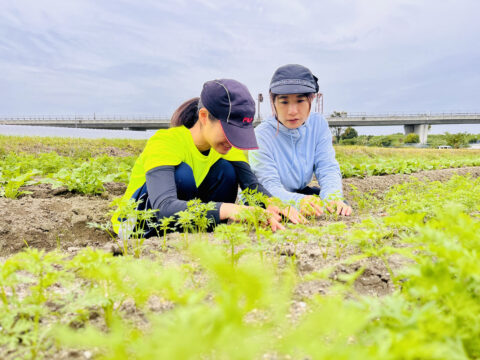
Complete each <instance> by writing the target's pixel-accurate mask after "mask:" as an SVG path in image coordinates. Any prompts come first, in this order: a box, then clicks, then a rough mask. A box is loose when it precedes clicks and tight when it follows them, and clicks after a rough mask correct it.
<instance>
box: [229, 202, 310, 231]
mask: <svg viewBox="0 0 480 360" xmlns="http://www.w3.org/2000/svg"><path fill="white" fill-rule="evenodd" d="M249 209H250V210H253V207H252V206H246V205H237V204H231V203H223V204H222V205H221V206H220V219H221V220H225V219H230V220H233V221H240V218H241V217H240V214H241V212H242V211H245V210H249ZM262 211H265V212H266V215H267V222H268V225H269V226H270V228H271V229H272V231H274V232H275V231H277V230H285V226H283V225H282V217H281V215H283V216H285V217H286V218H287V219H288V220H290V221H291V222H292V223H294V224H300V223H301V224H303V223H305V222H306V219H305V218H304V217H303V216H302V215H301V214H300V213H299V212H298V211H297V209H295V208H294V207H292V206H288V207H285V208H280V207H278V206H276V205H268V206H267V208H266V209H262Z"/></svg>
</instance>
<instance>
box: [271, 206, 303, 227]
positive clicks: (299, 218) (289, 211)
mask: <svg viewBox="0 0 480 360" xmlns="http://www.w3.org/2000/svg"><path fill="white" fill-rule="evenodd" d="M266 211H267V212H268V213H270V214H271V216H270V217H269V220H268V223H269V225H270V228H271V229H272V231H276V230H284V229H285V227H284V226H283V225H282V224H281V220H282V217H281V216H280V215H283V216H285V217H286V218H287V219H288V220H290V221H291V222H292V223H293V224H304V223H305V222H306V221H307V220H306V219H305V217H304V216H303V215H302V214H300V213H299V212H298V210H297V209H295V208H294V207H293V206H287V207H285V208H280V207H278V206H276V205H273V204H272V205H268V206H267V209H266Z"/></svg>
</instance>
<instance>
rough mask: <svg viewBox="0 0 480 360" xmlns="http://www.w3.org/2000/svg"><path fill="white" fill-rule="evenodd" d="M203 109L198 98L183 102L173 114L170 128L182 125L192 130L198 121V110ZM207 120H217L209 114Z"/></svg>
mask: <svg viewBox="0 0 480 360" xmlns="http://www.w3.org/2000/svg"><path fill="white" fill-rule="evenodd" d="M203 107H204V106H203V105H202V102H201V101H200V98H199V97H194V98H192V99H190V100H187V101H185V102H184V103H183V104H182V105H180V106H179V107H178V109H177V110H175V112H174V113H173V115H172V118H171V119H170V127H177V126H182V125H183V126H185V127H186V128H187V129H190V128H192V127H193V125H195V123H196V122H197V120H198V110H199V109H201V108H203ZM207 111H208V110H207ZM208 118H209V119H210V120H211V121H216V120H217V119H215V118H214V117H213V116H212V115H211V114H210V112H209V113H208Z"/></svg>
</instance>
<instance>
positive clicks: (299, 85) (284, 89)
mask: <svg viewBox="0 0 480 360" xmlns="http://www.w3.org/2000/svg"><path fill="white" fill-rule="evenodd" d="M318 89H319V88H318V78H317V77H316V76H315V75H313V74H312V72H311V71H310V70H309V69H308V68H306V67H305V66H302V65H298V64H288V65H284V66H281V67H279V68H278V69H277V70H276V71H275V73H274V74H273V76H272V81H270V91H271V92H272V93H273V94H279V95H286V94H309V93H317V92H318Z"/></svg>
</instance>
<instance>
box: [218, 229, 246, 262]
mask: <svg viewBox="0 0 480 360" xmlns="http://www.w3.org/2000/svg"><path fill="white" fill-rule="evenodd" d="M244 230H245V229H244V227H243V225H242V224H238V223H236V224H231V225H226V224H221V225H219V226H217V227H216V228H215V236H216V237H218V238H219V239H220V240H223V241H226V242H227V246H228V247H229V249H230V258H231V261H232V266H235V265H236V264H237V263H238V260H239V259H240V257H241V256H242V255H244V254H245V253H246V252H248V248H245V249H243V250H241V251H237V252H235V248H236V247H237V246H239V245H244V244H246V243H248V241H249V240H250V238H249V237H248V235H247V234H246V233H245V231H244Z"/></svg>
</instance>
